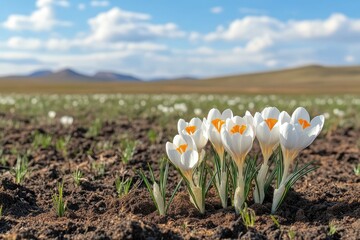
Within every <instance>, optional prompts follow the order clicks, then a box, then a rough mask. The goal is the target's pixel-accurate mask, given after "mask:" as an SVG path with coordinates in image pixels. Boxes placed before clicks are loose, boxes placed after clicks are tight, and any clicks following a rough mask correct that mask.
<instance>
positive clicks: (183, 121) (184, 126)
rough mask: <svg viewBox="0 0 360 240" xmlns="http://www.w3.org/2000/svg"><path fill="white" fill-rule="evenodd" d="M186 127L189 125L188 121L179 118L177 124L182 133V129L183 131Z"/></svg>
mask: <svg viewBox="0 0 360 240" xmlns="http://www.w3.org/2000/svg"><path fill="white" fill-rule="evenodd" d="M186 127H187V123H186V122H185V120H184V119H179V121H178V125H177V128H178V132H179V134H180V133H182V131H183V130H184V129H185V128H186Z"/></svg>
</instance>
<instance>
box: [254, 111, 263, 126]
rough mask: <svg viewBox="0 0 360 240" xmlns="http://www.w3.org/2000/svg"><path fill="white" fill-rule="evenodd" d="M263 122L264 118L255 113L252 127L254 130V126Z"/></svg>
mask: <svg viewBox="0 0 360 240" xmlns="http://www.w3.org/2000/svg"><path fill="white" fill-rule="evenodd" d="M263 121H264V118H263V117H262V116H261V113H259V112H257V113H255V116H254V127H255V129H256V126H257V125H259V124H260V123H261V122H263Z"/></svg>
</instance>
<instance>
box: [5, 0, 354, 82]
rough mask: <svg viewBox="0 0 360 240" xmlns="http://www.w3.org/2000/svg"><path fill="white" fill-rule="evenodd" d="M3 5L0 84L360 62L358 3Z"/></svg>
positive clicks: (35, 1) (114, 0) (19, 0)
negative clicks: (52, 77) (33, 78)
mask: <svg viewBox="0 0 360 240" xmlns="http://www.w3.org/2000/svg"><path fill="white" fill-rule="evenodd" d="M0 1H1V8H0V75H9V74H26V73H29V72H32V71H35V70H39V69H52V70H58V69H61V68H65V67H71V68H73V69H75V70H77V71H80V72H83V73H87V74H92V73H94V72H96V71H98V70H109V71H115V72H121V73H128V74H133V75H136V76H140V77H142V78H146V79H150V78H156V77H176V76H184V75H190V76H199V77H211V76H218V75H229V74H236V73H246V72H254V71H267V70H274V69H281V68H287V67H295V66H301V65H307V64H324V65H356V64H359V62H360V41H358V39H360V13H359V11H357V10H358V9H360V2H359V1H340V0H337V1H335V0H327V1H325V0H318V1H310V0H306V1H295V0H292V1H285V0H283V1H279V0H277V1H269V0H262V1H260V0H252V1H245V0H243V1H235V0H233V1H230V0H223V1H220V0H206V1H205V0H197V1H190V0H182V1H169V0H167V1H165V0H152V1H149V0H131V1H130V0H128V1H118V0H107V1H106V0H87V1H82V0H26V1H24V0H12V1H5V0H0Z"/></svg>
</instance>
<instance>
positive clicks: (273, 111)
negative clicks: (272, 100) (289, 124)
mask: <svg viewBox="0 0 360 240" xmlns="http://www.w3.org/2000/svg"><path fill="white" fill-rule="evenodd" d="M261 115H262V117H263V118H264V119H268V118H273V119H278V118H279V115H280V111H279V109H277V108H276V107H266V108H264V110H263V111H262V112H261Z"/></svg>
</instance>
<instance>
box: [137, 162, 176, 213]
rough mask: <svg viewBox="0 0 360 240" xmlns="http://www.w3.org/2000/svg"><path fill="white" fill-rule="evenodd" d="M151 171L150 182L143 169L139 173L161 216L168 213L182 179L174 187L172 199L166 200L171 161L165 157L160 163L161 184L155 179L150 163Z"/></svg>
mask: <svg viewBox="0 0 360 240" xmlns="http://www.w3.org/2000/svg"><path fill="white" fill-rule="evenodd" d="M148 167H149V172H150V177H151V181H152V183H150V182H149V180H148V178H147V177H146V176H145V174H144V172H143V171H142V170H140V171H139V175H140V177H141V178H142V180H143V181H144V183H145V185H146V188H147V190H148V191H149V193H150V196H151V199H152V200H153V202H154V204H155V206H156V209H157V210H158V212H159V214H160V215H161V216H164V215H166V213H167V211H168V210H169V207H170V205H171V203H172V201H173V200H174V197H175V194H176V192H177V191H178V190H179V188H180V185H181V182H182V180H181V181H180V182H179V183H178V185H177V186H176V188H175V189H174V191H173V193H172V195H171V197H170V199H169V201H168V202H166V185H167V178H168V171H169V163H168V161H167V160H166V159H163V160H162V161H161V163H160V177H159V182H158V183H159V184H158V183H157V182H156V180H155V176H154V172H153V170H152V168H151V166H150V165H148Z"/></svg>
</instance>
